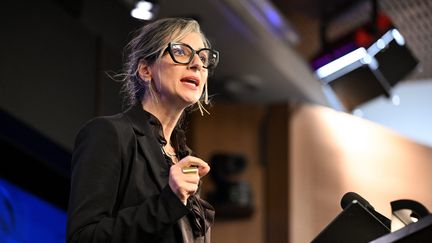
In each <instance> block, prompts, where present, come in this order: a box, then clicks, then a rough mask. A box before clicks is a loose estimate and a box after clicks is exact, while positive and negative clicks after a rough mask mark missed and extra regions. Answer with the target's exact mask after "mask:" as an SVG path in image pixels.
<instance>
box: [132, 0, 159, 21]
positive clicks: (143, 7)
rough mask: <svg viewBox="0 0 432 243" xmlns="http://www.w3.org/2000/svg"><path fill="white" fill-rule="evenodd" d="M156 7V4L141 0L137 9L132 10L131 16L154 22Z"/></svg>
mask: <svg viewBox="0 0 432 243" xmlns="http://www.w3.org/2000/svg"><path fill="white" fill-rule="evenodd" d="M154 7H155V6H154V4H153V3H151V2H150V1H145V0H140V1H138V2H137V3H136V4H135V8H134V9H132V10H131V15H132V17H134V18H136V19H141V20H152V19H153V17H154V13H153V11H154Z"/></svg>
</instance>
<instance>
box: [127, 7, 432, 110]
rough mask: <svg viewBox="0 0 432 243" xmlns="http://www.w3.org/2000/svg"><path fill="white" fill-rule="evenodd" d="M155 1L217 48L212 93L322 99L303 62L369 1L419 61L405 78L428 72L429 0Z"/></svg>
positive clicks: (366, 17)
mask: <svg viewBox="0 0 432 243" xmlns="http://www.w3.org/2000/svg"><path fill="white" fill-rule="evenodd" d="M119 1H122V2H123V4H125V6H127V7H128V8H131V7H132V6H133V4H134V0H119ZM155 2H157V3H158V5H159V9H158V14H157V17H158V18H161V17H173V16H186V17H193V18H196V19H198V20H199V21H200V23H201V25H202V27H203V29H204V31H205V32H206V33H207V35H208V36H209V38H210V40H211V41H212V42H213V43H214V46H215V47H216V48H218V49H219V50H220V51H221V54H222V55H221V62H220V66H219V67H218V70H217V72H216V74H215V76H214V77H213V78H212V79H211V82H213V84H212V85H210V89H211V91H213V93H214V94H215V95H216V97H222V98H228V99H229V100H235V101H240V102H242V101H243V102H257V103H268V102H280V101H285V100H301V101H311V102H313V103H319V104H327V101H326V98H325V97H324V95H323V93H322V89H321V87H320V83H319V81H318V80H317V79H316V78H315V76H314V75H313V73H312V70H311V69H310V66H309V61H310V60H311V59H312V58H313V57H314V56H315V55H317V54H318V53H320V52H321V51H323V49H322V47H323V44H324V43H323V40H326V41H327V42H331V41H333V40H335V39H337V38H339V37H340V36H343V35H344V34H346V33H348V32H350V31H352V30H353V29H354V28H356V27H358V26H359V25H362V24H364V23H365V22H368V21H370V20H371V17H372V16H373V15H372V13H373V11H372V10H373V6H374V4H376V5H375V6H376V7H377V10H379V11H383V12H384V13H385V14H386V15H388V16H389V17H390V19H391V21H392V22H393V24H394V25H395V26H396V27H397V28H399V30H400V32H401V33H402V34H403V35H404V36H405V38H406V39H407V44H408V47H409V48H410V49H411V50H412V52H413V53H414V55H415V56H416V58H418V60H419V63H420V65H418V68H417V69H416V70H415V71H413V72H412V73H411V75H409V76H408V77H407V78H406V79H410V80H412V79H416V80H418V79H430V78H431V76H432V71H431V70H432V68H431V67H432V62H431V55H432V54H431V53H432V50H431V49H432V47H431V43H432V39H431V36H432V34H431V33H432V31H431V30H432V27H431V26H432V25H431V16H430V13H431V10H432V9H431V1H429V0H410V1H404V0H380V1H371V0H328V1H320V0H271V1H256V0H249V1H247V0H242V1H239V0H200V1H192V0H183V1H168V0H159V1H155ZM269 6H270V8H269ZM272 6H273V7H274V9H273V10H275V11H276V12H277V13H279V15H280V16H281V18H282V21H283V25H279V26H277V27H275V26H274V25H272V23H270V22H269V21H268V20H266V18H265V17H266V16H265V14H266V13H267V12H266V11H267V10H268V9H272V8H271V7H272ZM323 33H324V34H323ZM324 51H325V50H324Z"/></svg>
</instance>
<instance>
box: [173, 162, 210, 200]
mask: <svg viewBox="0 0 432 243" xmlns="http://www.w3.org/2000/svg"><path fill="white" fill-rule="evenodd" d="M209 171H210V166H209V165H208V164H207V163H206V162H204V161H203V160H201V159H199V158H197V157H194V156H187V157H185V158H183V159H182V160H180V161H179V162H178V163H176V164H175V165H173V166H171V168H170V175H169V180H168V183H169V186H170V187H171V190H172V191H173V192H174V193H176V195H177V196H178V197H179V199H180V200H181V201H182V202H183V203H184V204H186V201H187V199H188V198H189V196H191V195H193V194H195V193H196V191H197V190H198V184H199V181H200V177H202V176H205V175H206V174H207V173H208V172H209Z"/></svg>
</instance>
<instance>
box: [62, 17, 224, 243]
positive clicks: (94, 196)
mask: <svg viewBox="0 0 432 243" xmlns="http://www.w3.org/2000/svg"><path fill="white" fill-rule="evenodd" d="M128 50H129V55H128V59H129V60H128V62H127V64H126V73H125V79H124V82H125V83H124V90H125V91H127V93H128V96H129V99H130V101H131V108H129V110H127V111H126V112H123V113H120V114H117V115H114V116H110V117H99V118H95V119H93V120H91V121H90V122H88V123H87V124H86V125H85V126H84V127H83V128H82V129H81V130H80V132H79V134H78V136H77V138H76V143H75V149H74V152H73V157H72V179H71V195H70V201H69V208H68V229H67V241H68V242H210V235H209V233H210V230H209V227H210V224H211V222H212V221H213V216H214V211H213V208H212V207H211V206H210V205H209V204H208V203H206V202H205V201H203V200H201V199H200V198H199V197H198V195H197V190H198V187H199V182H200V178H201V177H203V176H205V175H206V174H207V173H208V172H209V170H210V167H209V166H208V164H207V163H206V162H204V161H203V160H201V159H199V158H197V157H194V156H192V155H191V151H190V149H189V148H188V147H187V146H186V144H185V135H184V133H183V130H182V129H181V126H180V120H181V118H182V115H183V113H184V110H185V109H186V108H188V107H190V106H192V105H195V104H197V105H198V106H199V109H200V110H201V112H202V111H203V109H204V107H203V106H202V104H201V101H200V98H202V97H204V100H205V102H206V103H207V88H206V87H207V77H208V73H209V72H210V71H212V70H213V69H214V68H215V67H216V65H217V63H218V60H219V53H218V52H217V51H214V50H212V49H210V44H209V42H208V40H207V39H206V37H205V36H204V34H203V33H202V32H201V30H200V27H199V25H198V23H197V22H196V21H194V20H188V19H180V18H170V19H162V20H158V21H155V22H153V23H151V24H148V25H146V26H144V27H143V28H142V29H141V31H140V33H139V34H138V35H137V36H136V37H135V38H134V39H133V40H132V41H131V42H130V43H129V45H128ZM204 110H205V109H204Z"/></svg>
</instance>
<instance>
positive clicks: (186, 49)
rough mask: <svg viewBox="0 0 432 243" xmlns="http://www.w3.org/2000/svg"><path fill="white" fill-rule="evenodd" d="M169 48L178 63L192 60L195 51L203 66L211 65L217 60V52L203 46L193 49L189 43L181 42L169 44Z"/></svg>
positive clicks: (186, 62) (187, 62)
mask: <svg viewBox="0 0 432 243" xmlns="http://www.w3.org/2000/svg"><path fill="white" fill-rule="evenodd" d="M170 49H171V53H172V57H173V58H174V61H176V62H178V63H182V64H189V63H190V62H191V61H192V60H193V58H194V55H195V53H197V54H198V56H199V58H200V60H201V61H202V63H203V66H204V67H205V68H209V67H213V66H215V64H216V62H217V53H216V52H215V51H213V50H211V49H206V48H204V49H201V50H198V51H195V50H194V49H192V48H191V47H190V46H189V45H186V44H182V43H179V44H171V48H170Z"/></svg>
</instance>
